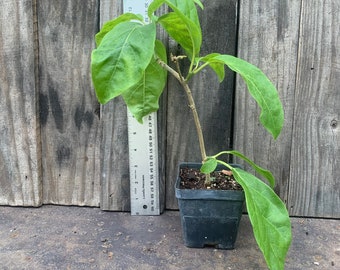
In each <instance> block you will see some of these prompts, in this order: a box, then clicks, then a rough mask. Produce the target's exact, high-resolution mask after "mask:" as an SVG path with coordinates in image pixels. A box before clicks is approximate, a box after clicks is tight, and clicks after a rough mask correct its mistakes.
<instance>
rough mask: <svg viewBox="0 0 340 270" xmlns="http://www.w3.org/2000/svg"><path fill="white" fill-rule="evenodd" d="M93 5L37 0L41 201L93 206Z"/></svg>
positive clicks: (96, 130) (96, 189) (96, 174)
mask: <svg viewBox="0 0 340 270" xmlns="http://www.w3.org/2000/svg"><path fill="white" fill-rule="evenodd" d="M98 7H99V4H98V1H97V0H89V1H86V2H84V1H81V0H72V1H61V0H58V1H39V2H38V25H39V78H40V123H41V137H42V156H43V162H42V165H43V193H44V203H53V204H65V205H88V206H98V205H99V201H100V198H99V196H100V156H99V153H100V131H101V130H100V119H99V117H100V115H99V114H100V109H99V105H98V102H97V100H96V97H95V93H94V90H93V88H92V83H91V75H90V55H91V51H92V49H93V48H94V39H93V37H94V35H95V33H96V32H97V28H98V25H97V24H98Z"/></svg>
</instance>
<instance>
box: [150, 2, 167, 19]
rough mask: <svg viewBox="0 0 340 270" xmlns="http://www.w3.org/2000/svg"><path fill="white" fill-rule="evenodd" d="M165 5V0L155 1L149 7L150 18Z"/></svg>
mask: <svg viewBox="0 0 340 270" xmlns="http://www.w3.org/2000/svg"><path fill="white" fill-rule="evenodd" d="M164 3H165V0H154V1H152V2H151V3H150V5H149V7H148V16H149V18H151V17H152V14H153V13H154V12H155V11H156V10H157V9H158V8H159V7H160V6H161V5H163V4H164Z"/></svg>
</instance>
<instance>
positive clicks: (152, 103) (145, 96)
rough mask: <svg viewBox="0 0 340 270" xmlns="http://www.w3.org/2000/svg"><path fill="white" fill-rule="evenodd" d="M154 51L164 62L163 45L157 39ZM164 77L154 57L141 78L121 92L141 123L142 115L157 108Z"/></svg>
mask: <svg viewBox="0 0 340 270" xmlns="http://www.w3.org/2000/svg"><path fill="white" fill-rule="evenodd" d="M155 52H156V54H157V56H158V57H159V58H161V59H162V61H164V62H166V50H165V47H164V45H163V44H162V43H161V42H160V41H158V40H156V46H155ZM166 79H167V72H166V70H165V69H163V68H162V67H161V66H160V65H159V64H158V63H157V62H156V59H155V58H152V60H151V62H150V64H149V65H148V67H147V68H146V70H145V71H144V73H143V76H142V78H141V80H140V81H139V82H138V83H137V84H136V85H134V86H133V87H131V88H129V89H128V90H127V91H125V92H124V93H123V94H122V96H123V98H124V101H125V103H126V105H127V106H128V108H129V110H130V112H131V113H132V114H133V115H134V117H135V118H136V119H137V121H138V122H140V123H142V119H143V117H144V116H146V115H148V114H150V113H151V112H154V111H157V110H158V108H159V102H158V100H159V97H160V95H161V94H162V92H163V89H164V86H165V83H166Z"/></svg>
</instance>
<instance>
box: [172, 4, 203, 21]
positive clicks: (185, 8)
mask: <svg viewBox="0 0 340 270" xmlns="http://www.w3.org/2000/svg"><path fill="white" fill-rule="evenodd" d="M195 2H196V3H197V4H198V5H199V6H200V7H201V8H202V9H203V5H202V3H200V1H194V0H168V1H167V3H168V5H169V6H170V7H171V8H173V9H174V7H176V8H177V9H178V10H179V11H181V12H182V13H183V15H184V16H186V17H188V18H189V19H190V20H191V21H193V22H194V23H195V24H196V25H197V26H198V27H200V21H199V18H198V14H197V8H196V6H195Z"/></svg>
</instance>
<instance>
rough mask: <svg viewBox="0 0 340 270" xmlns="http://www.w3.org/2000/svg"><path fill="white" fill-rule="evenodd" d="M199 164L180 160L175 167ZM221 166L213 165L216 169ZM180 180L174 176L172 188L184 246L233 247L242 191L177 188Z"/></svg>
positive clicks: (190, 166) (221, 167) (238, 221)
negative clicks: (178, 213) (174, 183)
mask: <svg viewBox="0 0 340 270" xmlns="http://www.w3.org/2000/svg"><path fill="white" fill-rule="evenodd" d="M201 165H202V164H199V163H181V164H180V165H179V170H180V169H181V168H185V167H187V168H200V167H201ZM233 166H237V165H233ZM222 169H225V168H224V167H223V166H218V167H217V170H222ZM178 175H179V174H178ZM180 180H181V179H180V177H179V176H178V177H177V181H176V187H175V189H176V198H177V199H178V205H179V210H180V217H181V224H182V231H183V239H184V244H185V246H187V247H193V248H202V247H204V246H213V247H215V248H219V249H233V248H234V244H235V241H236V237H237V232H238V227H239V223H240V220H241V217H242V209H243V203H244V200H245V199H244V192H243V191H235V190H190V189H180V188H179V185H180Z"/></svg>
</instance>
